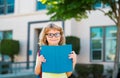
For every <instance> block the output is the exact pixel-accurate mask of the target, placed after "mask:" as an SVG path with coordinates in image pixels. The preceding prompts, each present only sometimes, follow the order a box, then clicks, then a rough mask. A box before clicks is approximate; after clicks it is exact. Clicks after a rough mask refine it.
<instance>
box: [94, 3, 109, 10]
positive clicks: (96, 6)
mask: <svg viewBox="0 0 120 78" xmlns="http://www.w3.org/2000/svg"><path fill="white" fill-rule="evenodd" d="M107 7H109V4H103V3H102V2H98V3H96V4H95V5H94V8H96V9H99V8H107Z"/></svg>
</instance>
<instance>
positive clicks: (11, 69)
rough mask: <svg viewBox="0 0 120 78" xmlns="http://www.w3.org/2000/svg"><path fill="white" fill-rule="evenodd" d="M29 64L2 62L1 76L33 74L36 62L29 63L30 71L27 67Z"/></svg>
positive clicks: (0, 66) (0, 65)
mask: <svg viewBox="0 0 120 78" xmlns="http://www.w3.org/2000/svg"><path fill="white" fill-rule="evenodd" d="M26 63H27V62H14V63H12V62H0V74H10V73H11V74H13V73H14V74H17V73H20V72H33V71H34V66H35V61H30V62H29V69H27V66H26Z"/></svg>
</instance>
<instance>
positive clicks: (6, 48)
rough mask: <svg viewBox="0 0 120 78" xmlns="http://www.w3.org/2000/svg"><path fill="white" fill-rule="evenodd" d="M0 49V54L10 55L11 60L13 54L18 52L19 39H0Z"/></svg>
mask: <svg viewBox="0 0 120 78" xmlns="http://www.w3.org/2000/svg"><path fill="white" fill-rule="evenodd" d="M0 50H1V54H3V55H8V56H10V57H11V60H12V62H13V60H14V55H15V54H18V53H19V41H17V40H10V39H3V40H2V41H1V49H0Z"/></svg>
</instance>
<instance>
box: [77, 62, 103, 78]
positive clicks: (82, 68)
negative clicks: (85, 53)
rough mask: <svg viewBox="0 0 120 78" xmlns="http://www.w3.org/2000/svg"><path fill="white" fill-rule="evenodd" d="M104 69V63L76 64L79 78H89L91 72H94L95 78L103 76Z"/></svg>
mask: <svg viewBox="0 0 120 78" xmlns="http://www.w3.org/2000/svg"><path fill="white" fill-rule="evenodd" d="M103 69H104V67H103V65H102V64H76V66H75V70H76V72H77V74H78V77H77V78H88V75H89V74H92V75H93V77H94V78H102V74H103Z"/></svg>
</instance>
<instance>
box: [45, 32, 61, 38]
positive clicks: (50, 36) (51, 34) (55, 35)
mask: <svg viewBox="0 0 120 78" xmlns="http://www.w3.org/2000/svg"><path fill="white" fill-rule="evenodd" d="M46 35H47V36H48V37H49V38H53V36H54V37H56V38H57V37H60V36H61V34H60V33H48V34H46Z"/></svg>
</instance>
